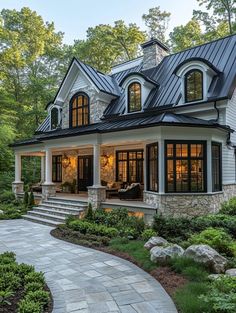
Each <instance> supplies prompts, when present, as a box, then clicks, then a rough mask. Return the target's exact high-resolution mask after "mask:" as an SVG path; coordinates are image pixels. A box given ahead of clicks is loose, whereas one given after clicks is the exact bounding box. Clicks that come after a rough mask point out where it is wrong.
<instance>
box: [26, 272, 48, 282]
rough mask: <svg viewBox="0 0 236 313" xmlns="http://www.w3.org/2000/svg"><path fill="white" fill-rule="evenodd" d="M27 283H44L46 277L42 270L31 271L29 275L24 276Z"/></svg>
mask: <svg viewBox="0 0 236 313" xmlns="http://www.w3.org/2000/svg"><path fill="white" fill-rule="evenodd" d="M24 282H25V284H28V283H36V282H37V283H41V284H44V277H43V273H42V272H31V273H29V274H27V275H25V278H24Z"/></svg>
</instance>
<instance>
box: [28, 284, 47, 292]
mask: <svg viewBox="0 0 236 313" xmlns="http://www.w3.org/2000/svg"><path fill="white" fill-rule="evenodd" d="M43 287H44V285H43V284H42V283H36V282H33V283H28V284H26V285H25V292H26V293H28V292H29V291H37V290H42V289H43Z"/></svg>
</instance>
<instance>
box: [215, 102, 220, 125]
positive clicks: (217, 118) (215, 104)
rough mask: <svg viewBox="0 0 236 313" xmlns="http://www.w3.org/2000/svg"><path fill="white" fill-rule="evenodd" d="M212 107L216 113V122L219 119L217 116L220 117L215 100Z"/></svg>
mask: <svg viewBox="0 0 236 313" xmlns="http://www.w3.org/2000/svg"><path fill="white" fill-rule="evenodd" d="M214 109H215V110H216V113H217V118H216V119H215V120H214V121H215V122H218V121H219V117H220V110H219V109H218V108H217V106H216V101H214Z"/></svg>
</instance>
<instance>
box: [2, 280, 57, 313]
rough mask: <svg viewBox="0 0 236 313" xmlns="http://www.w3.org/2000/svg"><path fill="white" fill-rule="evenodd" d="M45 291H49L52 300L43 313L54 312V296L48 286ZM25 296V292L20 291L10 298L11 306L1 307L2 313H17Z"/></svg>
mask: <svg viewBox="0 0 236 313" xmlns="http://www.w3.org/2000/svg"><path fill="white" fill-rule="evenodd" d="M44 290H45V291H48V292H49V293H50V300H49V304H48V306H47V308H46V309H45V310H44V311H43V313H51V312H52V310H53V299H52V294H51V291H50V289H49V288H48V286H46V287H45V288H44ZM23 295H24V292H23V290H21V289H19V290H18V292H16V293H15V295H14V296H12V297H10V298H8V299H7V300H8V301H9V302H10V303H11V305H7V304H4V305H0V313H16V312H17V308H18V303H19V302H20V300H21V299H22V297H23Z"/></svg>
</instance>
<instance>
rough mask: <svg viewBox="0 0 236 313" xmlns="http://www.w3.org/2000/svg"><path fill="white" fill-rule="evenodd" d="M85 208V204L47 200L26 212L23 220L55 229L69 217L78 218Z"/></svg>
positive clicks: (58, 199)
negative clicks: (74, 216) (75, 216)
mask: <svg viewBox="0 0 236 313" xmlns="http://www.w3.org/2000/svg"><path fill="white" fill-rule="evenodd" d="M86 208H87V204H86V203H81V202H80V201H76V200H72V201H70V200H68V199H60V198H49V199H48V200H44V201H42V203H41V204H39V205H38V206H35V207H33V208H32V210H31V211H28V212H27V214H26V215H23V218H24V219H26V220H29V221H31V222H35V223H40V224H45V225H49V226H53V227H56V226H58V225H60V224H64V223H65V220H66V218H67V217H68V216H69V215H77V216H79V215H80V214H81V213H82V212H84V210H85V209H86Z"/></svg>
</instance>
